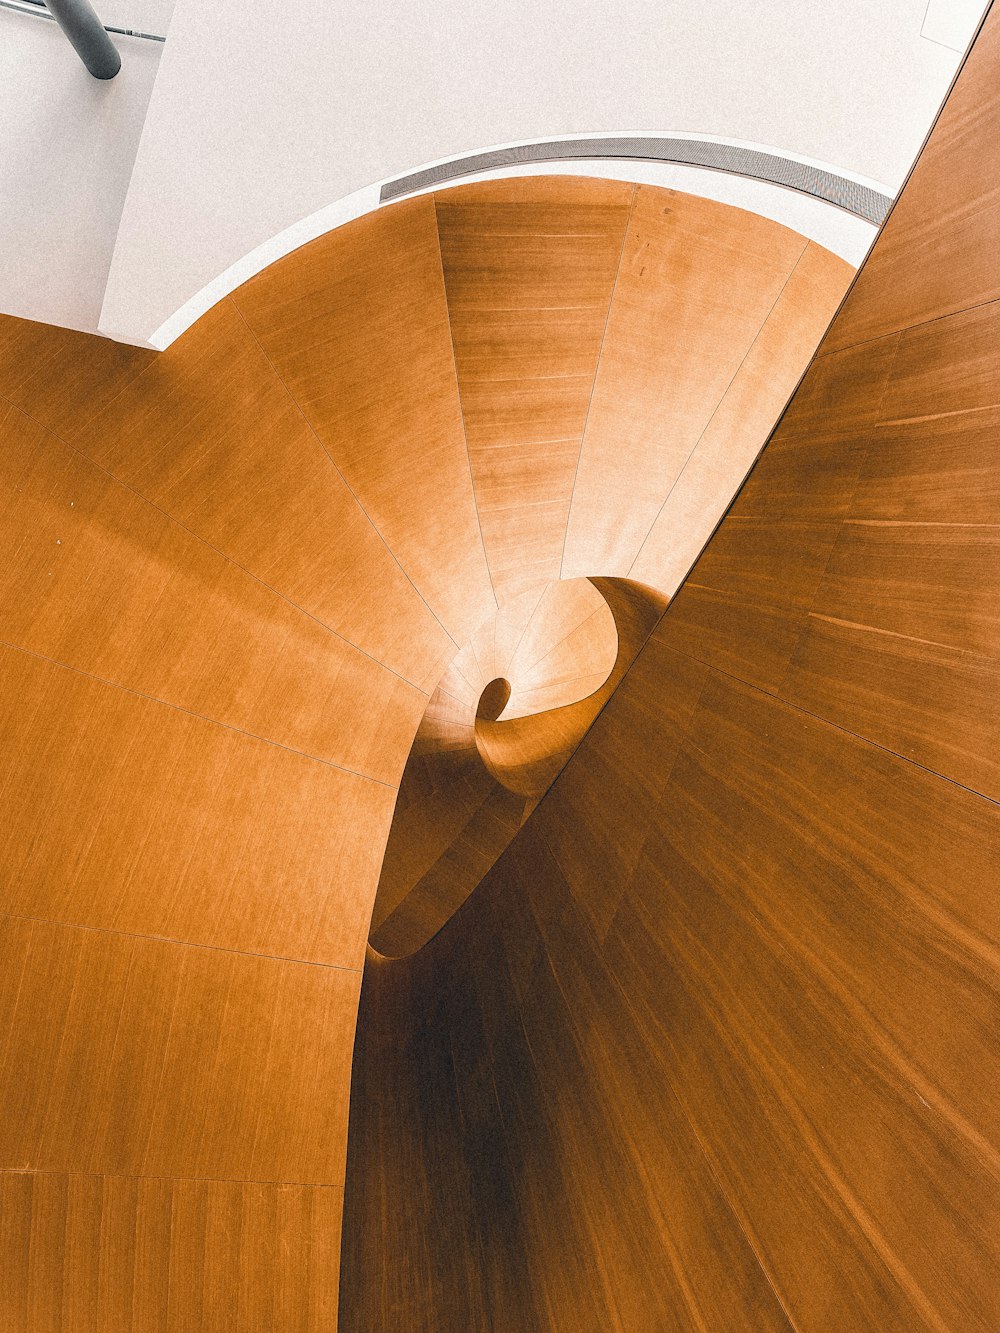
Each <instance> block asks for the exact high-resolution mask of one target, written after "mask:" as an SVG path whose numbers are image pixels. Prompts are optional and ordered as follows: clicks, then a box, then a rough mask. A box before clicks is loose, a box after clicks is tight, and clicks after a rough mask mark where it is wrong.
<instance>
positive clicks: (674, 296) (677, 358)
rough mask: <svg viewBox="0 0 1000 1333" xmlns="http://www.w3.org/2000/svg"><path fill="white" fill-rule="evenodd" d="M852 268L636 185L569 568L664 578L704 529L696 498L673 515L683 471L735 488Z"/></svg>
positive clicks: (796, 240)
mask: <svg viewBox="0 0 1000 1333" xmlns="http://www.w3.org/2000/svg"><path fill="white" fill-rule="evenodd" d="M850 273H851V270H850V266H849V265H847V264H845V263H843V262H842V261H841V260H837V259H835V258H834V257H833V256H831V255H829V254H828V253H826V252H825V251H822V250H820V249H819V248H818V247H816V246H811V245H809V244H808V243H807V242H806V241H805V240H804V238H803V237H802V236H800V235H798V233H796V232H792V231H789V230H787V228H784V227H779V226H776V225H775V224H774V223H772V222H768V221H767V220H766V219H764V218H760V217H756V216H754V215H752V214H749V213H743V212H741V211H739V210H736V209H732V208H728V207H726V206H725V205H723V204H718V203H714V202H713V201H711V200H707V199H696V198H693V197H692V196H689V195H683V194H680V193H678V192H676V191H671V190H659V189H654V188H651V187H648V186H639V188H638V189H637V191H636V196H635V202H634V204H633V206H632V212H631V216H630V220H629V226H628V232H627V234H626V237H625V244H624V249H623V252H622V258H621V265H620V268H619V271H618V278H617V282H616V284H615V292H614V299H613V301H612V305H611V311H610V314H609V317H608V324H607V331H606V334H605V337H604V344H603V348H602V353H601V360H600V366H599V369H598V373H597V379H596V383H595V385H594V394H593V401H592V403H591V405H590V412H589V415H588V418H587V427H586V433H585V435H584V439H583V446H582V450H581V453H580V463H579V469H578V472H577V477H576V484H575V487H574V491H573V505H572V510H571V512H570V516H569V523H568V526H567V530H566V547H565V556H564V559H563V564H562V572H563V575H564V577H572V576H574V575H580V574H588V575H589V574H594V573H599V574H621V575H629V576H631V577H635V578H638V579H642V580H644V581H645V582H647V583H651V584H653V585H654V586H656V587H660V588H662V589H663V590H664V591H666V592H669V593H672V592H673V591H674V589H675V587H676V586H677V583H678V582H679V581H680V579H681V577H682V576H683V573H685V572H686V570H687V568H688V567H689V565H690V564H691V561H692V560H693V559H694V557H695V556H696V555H697V553H698V550H699V549H700V548H701V546H702V545H703V544H704V542H705V541H706V539H707V538H708V536H709V534H710V532H711V528H712V526H714V524H711V525H708V526H702V523H701V522H699V521H694V523H693V526H692V520H696V514H697V511H696V510H695V509H692V510H691V511H689V512H687V514H686V515H685V517H686V520H687V522H686V523H685V522H683V521H682V513H683V511H682V508H681V506H682V503H683V501H684V499H685V490H686V487H687V485H688V484H689V483H690V481H691V480H692V477H691V475H690V472H691V471H692V470H693V469H697V468H699V467H705V466H707V467H708V468H710V469H711V468H712V467H713V463H714V466H715V468H716V469H718V468H721V469H722V476H724V477H725V478H726V481H725V482H722V478H721V477H720V476H719V475H717V476H716V478H715V479H714V481H713V483H711V484H710V487H709V488H710V489H711V490H714V491H715V493H716V494H717V493H718V489H719V487H720V485H722V484H728V488H729V492H730V494H732V492H733V491H734V490H735V488H736V487H737V486H738V485H739V483H740V481H741V480H742V479H743V476H745V474H746V471H747V469H748V468H749V466H750V464H751V463H752V462H753V460H754V458H755V457H756V455H757V453H758V452H759V450H760V447H761V445H762V443H763V441H764V440H765V439H766V437H767V433H768V431H769V430H770V429H771V427H772V425H773V424H774V422H775V420H776V419H777V417H778V414H779V413H780V411H781V409H782V408H783V407H784V405H785V402H786V400H787V398H788V396H789V395H790V393H791V392H792V389H793V388H794V387H795V384H796V382H797V380H798V378H799V376H800V375H801V373H802V369H803V365H804V362H805V359H806V358H807V357H808V356H809V355H810V352H811V349H813V348H815V346H816V343H817V341H818V339H819V337H820V335H821V333H822V332H823V329H824V328H825V325H826V320H827V318H828V316H826V317H824V315H822V314H821V313H820V311H823V310H826V311H829V310H831V309H832V308H833V307H834V306H835V305H836V303H837V301H838V299H839V297H840V296H841V295H842V294H843V292H844V290H845V288H846V286H847V282H848V280H849V277H850ZM772 321H773V325H772ZM720 450H721V451H722V456H721V459H720ZM686 473H687V474H688V477H687V480H686V481H685V487H684V488H682V492H681V494H679V495H678V496H677V498H676V500H674V499H673V498H672V494H673V491H674V488H675V485H676V483H677V482H678V481H679V479H680V478H681V477H682V476H684V475H685V474H686ZM717 513H718V511H716V514H717ZM671 571H673V574H672V578H673V581H672V582H671V581H670V580H671Z"/></svg>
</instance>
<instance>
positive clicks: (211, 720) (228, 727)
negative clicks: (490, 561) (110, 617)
mask: <svg viewBox="0 0 1000 1333" xmlns="http://www.w3.org/2000/svg"><path fill="white" fill-rule="evenodd" d="M0 648H9V649H10V650H11V651H12V652H15V653H23V654H24V655H25V656H26V657H33V658H35V659H36V661H39V662H47V663H48V664H49V665H50V666H54V667H58V668H59V669H60V671H72V672H73V674H74V675H77V676H83V677H84V678H85V679H86V680H92V681H94V682H95V684H97V685H104V686H106V687H107V688H108V689H109V690H121V691H122V693H123V694H129V695H131V696H132V697H133V698H134V699H145V700H146V702H147V703H151V704H158V705H160V707H162V708H172V709H173V710H174V712H176V713H183V714H184V715H185V717H195V718H197V719H198V721H199V722H204V723H206V725H208V726H211V727H222V729H223V730H224V731H232V732H234V733H235V734H236V735H237V736H246V737H247V739H248V740H253V741H260V743H261V744H262V745H273V746H274V748H275V749H276V750H285V751H286V752H287V753H288V754H296V755H298V756H299V758H300V759H308V760H310V761H311V762H312V763H314V764H325V765H326V767H327V768H335V769H337V771H338V772H340V773H347V774H349V775H350V776H351V777H354V778H360V779H361V781H363V782H374V783H375V784H376V785H377V786H379V787H388V788H389V790H390V791H398V789H399V784H398V783H392V782H386V781H385V779H384V778H376V777H373V776H372V775H371V774H370V773H362V772H360V771H359V770H358V769H356V768H347V767H345V765H344V764H338V763H335V762H334V761H333V760H332V759H323V758H322V757H321V756H320V755H316V754H309V752H308V751H307V750H296V749H295V748H294V747H293V746H291V745H285V744H284V743H283V742H282V741H276V740H273V739H272V738H271V737H270V736H261V735H258V733H257V732H255V731H247V730H245V729H244V728H243V727H237V726H236V725H235V724H234V723H232V722H223V721H222V720H221V719H220V718H217V717H207V716H206V715H205V714H204V713H196V712H195V711H194V710H193V709H191V708H185V707H184V706H183V704H175V703H171V702H170V700H169V699H160V698H158V697H157V696H156V695H155V694H144V693H143V692H142V690H137V689H134V688H133V687H132V686H131V685H124V684H122V683H121V682H120V681H117V680H108V679H107V678H106V677H104V676H95V675H94V673H93V672H92V671H85V670H84V669H83V667H78V666H73V665H72V664H71V663H70V662H60V661H59V659H58V658H56V657H47V656H46V654H45V653H39V652H36V651H35V649H34V648H25V647H23V646H22V645H21V644H19V643H10V642H8V640H6V639H0ZM414 688H416V687H415V686H414ZM421 693H423V691H421Z"/></svg>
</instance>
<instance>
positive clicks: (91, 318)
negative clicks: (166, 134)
mask: <svg viewBox="0 0 1000 1333" xmlns="http://www.w3.org/2000/svg"><path fill="white" fill-rule="evenodd" d="M117 3H118V7H119V9H121V8H122V7H123V6H124V4H125V3H126V0H117ZM133 9H134V7H133ZM102 17H105V21H106V22H117V18H112V17H111V16H110V14H109V15H107V16H106V15H105V14H104V13H103V12H102ZM152 17H153V18H154V19H156V21H158V22H162V21H163V20H164V18H165V9H164V4H163V0H160V9H159V11H158V12H156V13H154V14H153V15H152ZM130 26H138V24H135V25H130ZM159 31H163V29H162V28H161V29H159ZM114 40H115V42H116V44H117V45H118V48H119V50H120V51H121V53H122V70H121V73H120V74H119V75H118V76H117V78H115V79H111V80H108V81H107V82H101V81H99V80H97V79H93V78H91V77H90V75H89V74H88V73H87V71H86V70H85V69H84V67H83V65H82V64H81V63H80V60H79V57H78V56H77V55H76V53H75V52H74V51H73V48H72V47H71V46H70V45H69V43H68V42H67V40H66V38H65V37H64V36H63V35H62V33H61V32H60V31H59V29H58V28H57V27H56V25H55V24H54V23H51V22H47V21H46V20H44V19H41V18H36V17H34V16H29V15H22V14H18V13H15V12H13V11H11V10H8V9H0V256H2V263H0V311H3V312H4V313H5V314H11V315H21V316H23V317H24V318H26V319H35V320H42V321H45V322H47V323H52V324H63V325H66V326H68V327H70V328H74V329H84V330H86V331H89V332H94V331H96V329H97V325H98V319H99V317H100V313H101V304H102V302H103V300H104V291H105V286H106V284H107V277H108V270H109V268H110V265H111V256H112V252H113V250H114V246H115V238H116V236H117V234H118V224H119V221H120V219H121V213H122V208H123V206H124V203H125V195H126V192H127V190H128V184H129V180H130V178H131V174H132V167H133V164H134V161H135V155H136V150H137V148H138V145H139V136H140V133H141V131H142V126H143V122H144V120H145V117H146V108H147V106H148V103H149V98H150V94H151V93H152V90H153V80H154V78H155V76H156V70H157V67H158V65H159V61H160V56H161V54H162V52H163V49H164V48H163V47H162V46H161V45H160V44H158V43H156V42H146V41H140V40H137V39H135V38H127V37H123V38H115V39H114Z"/></svg>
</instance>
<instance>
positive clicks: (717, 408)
mask: <svg viewBox="0 0 1000 1333" xmlns="http://www.w3.org/2000/svg"><path fill="white" fill-rule="evenodd" d="M808 249H809V242H808V240H807V241H805V242H804V243H803V246H802V249H801V250H800V251H799V254H798V257H797V258H796V260H795V263H794V264H793V265H792V267H791V268H790V269H789V270H788V276H787V277H786V278H785V281H784V282H783V283H782V284H781V289H780V291H779V292H778V294H777V296H776V297H775V298H774V300H773V301H772V302H771V305H770V307H769V309H768V311H767V314H766V315H765V316H764V318H763V319H762V320H761V322H760V327H759V328H758V329H757V332H756V333H755V334H754V336H753V339H752V341H751V342H750V344H749V345H748V347H747V349H746V351H745V352H744V353H743V356H742V357H741V359H740V364H739V365H738V366H737V367H736V369H735V370H734V371H733V374H732V377H731V378H730V380H729V383H728V384H727V385H726V387H725V389H724V390H723V391H722V393H721V394H720V396H719V401H718V402H717V403H716V404H715V406H714V407H713V408H712V412H711V415H710V416H709V418H708V420H707V421H706V422H705V424H704V426H702V428H701V430H700V431H699V432H698V437H697V439H696V440H695V442H694V444H693V445H692V446H691V448H690V450H689V452H688V456H687V458H685V460H684V462H683V463H682V464H681V466H680V468H679V469H678V472H677V475H676V477H674V479H673V481H672V482H671V483H670V488H669V490H668V491H667V493H666V495H665V496H664V497H663V503H662V504H661V505H660V507H659V509H658V510H657V511H656V513H655V515H654V516H653V521H652V523H650V525H649V527H648V529H647V530H646V535H645V536H644V537H643V539H642V541H641V542H640V543H639V549H638V550H637V551H636V553H635V555H634V556H633V558H632V563H631V564H630V565H629V567H628V576H631V573H632V570H633V569H634V568H635V566H636V563H637V562H638V560H639V558H640V556H641V555H642V553H643V550H644V549H645V546H646V543H647V542H648V541H649V539H650V537H651V536H652V534H653V529H654V528H655V527H656V524H657V522H658V521H659V518H660V515H661V514H662V513H663V511H664V509H666V507H667V501H668V500H669V499H670V497H671V495H673V493H674V490H675V489H676V487H677V484H678V482H679V481H680V479H681V477H682V476H683V475H684V471H685V469H686V468H687V465H688V464H689V463H690V462H691V460H692V458H694V456H695V454H696V453H697V450H698V446H699V444H701V442H702V440H703V439H704V438H705V433H706V432H707V431H708V429H709V427H710V426H711V424H712V422H713V421H714V420H715V418H716V417H717V416H718V414H719V412H720V411H721V410H722V406H723V404H724V403H725V401H726V399H727V397H728V396H729V391H730V389H732V387H733V385H734V384H735V383H736V379H737V377H738V375H739V373H740V371H741V370H742V369H743V367H744V365H745V364H746V361H747V358H748V357H749V355H750V353H751V352H752V351H753V349H754V347H756V345H757V341H758V339H759V338H760V337H761V335H762V334H763V332H764V329H765V328H766V327H767V322H768V320H769V319H770V318H771V316H772V315H773V314H774V311H775V308H776V307H777V305H778V302H779V301H780V300H781V298H782V296H783V295H784V294H785V288H786V287H787V286H788V284H789V283H790V282H791V280H792V278H793V277H794V276H795V272H796V270H797V269H798V267H799V265H800V264H801V263H802V260H803V258H804V256H805V253H806V251H807V250H808ZM788 401H789V402H790V401H791V398H789V400H788ZM786 406H787V404H786ZM783 412H784V408H782V413H783ZM780 416H781V413H779V419H780ZM679 591H680V589H678V592H679Z"/></svg>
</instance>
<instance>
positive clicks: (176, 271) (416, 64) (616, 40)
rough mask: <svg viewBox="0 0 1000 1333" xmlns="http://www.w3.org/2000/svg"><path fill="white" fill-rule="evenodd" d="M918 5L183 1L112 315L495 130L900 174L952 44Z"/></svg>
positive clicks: (489, 138) (144, 305)
mask: <svg viewBox="0 0 1000 1333" xmlns="http://www.w3.org/2000/svg"><path fill="white" fill-rule="evenodd" d="M926 3H927V0H879V2H878V3H877V4H873V3H871V0H824V3H823V4H816V3H815V0H617V3H615V0H465V3H461V4H458V3H446V2H445V0H409V2H408V3H401V0H368V2H367V3H365V4H359V3H352V4H346V3H334V4H332V3H330V0H297V3H294V4H286V5H282V6H275V5H274V4H272V3H265V0H211V3H206V2H205V0H178V3H177V7H176V10H175V13H174V17H173V20H172V26H171V37H170V42H169V43H168V45H167V49H166V51H165V54H164V59H163V65H162V69H161V73H160V78H159V80H158V82H157V87H156V91H155V93H154V96H153V99H152V102H151V106H150V114H149V121H148V124H147V128H146V133H145V135H144V136H143V142H142V146H141V148H140V152H139V155H138V159H137V162H136V169H135V174H134V177H133V183H132V188H131V190H130V192H129V196H128V200H127V203H126V207H125V211H124V216H123V221H122V228H121V233H120V236H119V241H118V246H117V249H116V253H115V258H114V263H113V266H112V271H111V276H110V282H109V287H108V293H107V299H106V302H105V308H104V313H103V317H102V327H103V328H105V329H106V330H108V331H109V332H111V333H114V334H116V335H118V336H125V337H129V338H137V337H144V338H149V337H150V335H152V334H154V332H155V331H156V330H158V329H160V328H161V326H163V325H164V323H165V322H166V321H167V320H168V319H169V318H170V317H171V316H172V315H174V313H175V312H177V311H178V310H179V309H181V308H182V307H184V306H185V305H186V303H189V302H190V301H191V300H192V298H194V297H196V295H197V294H198V293H199V292H201V291H202V290H203V289H205V288H206V287H208V286H209V285H210V284H211V283H212V282H213V280H214V279H216V278H217V277H218V275H219V274H221V273H224V272H225V271H226V270H228V269H230V268H231V266H233V265H235V264H237V263H238V261H240V260H241V259H243V257H244V256H247V255H248V254H250V253H251V252H253V251H255V250H256V249H257V248H258V247H261V246H263V245H264V243H265V242H267V241H268V240H269V238H273V237H275V236H277V235H279V234H280V233H282V232H284V231H285V230H286V229H287V228H289V227H291V226H293V225H294V224H296V223H298V222H300V220H301V219H303V218H307V217H308V216H309V215H310V214H313V213H316V212H317V211H318V210H321V209H324V208H327V207H330V206H332V205H334V204H335V203H336V201H339V200H344V199H345V198H346V197H348V196H352V195H354V194H355V193H356V192H358V191H362V190H364V189H366V187H370V186H372V185H373V184H374V183H375V182H379V181H381V180H384V179H385V178H387V177H390V176H394V175H397V174H400V173H403V172H406V171H408V170H411V169H413V168H416V167H419V166H421V165H422V164H424V163H427V162H429V161H434V160H437V159H440V158H445V157H451V156H457V155H459V154H464V153H469V152H475V151H477V150H479V149H482V148H484V147H488V146H491V145H495V144H498V143H512V142H524V141H530V140H537V139H541V138H555V137H558V136H562V135H567V134H591V133H616V132H619V133H626V132H628V131H630V130H648V131H660V132H664V133H681V132H688V131H694V132H700V133H704V134H709V135H720V136H723V137H729V138H736V139H742V140H747V141H751V142H756V143H759V144H762V145H768V146H770V147H772V148H773V149H775V150H776V151H778V152H782V151H789V152H791V153H792V154H795V155H801V156H804V157H808V158H811V159H814V160H817V161H819V162H822V163H825V164H829V165H830V166H832V167H833V168H834V169H836V168H845V169H846V170H847V171H848V172H853V173H857V174H860V175H861V176H864V177H867V178H871V179H874V180H876V181H879V182H882V183H884V185H886V186H888V187H890V190H894V189H895V188H896V187H898V185H899V183H900V182H901V180H902V178H903V176H904V174H905V172H906V171H907V169H908V167H909V166H910V163H911V161H912V159H913V157H914V156H915V154H916V152H917V150H918V148H919V146H920V143H921V141H922V139H923V136H924V134H925V132H926V130H927V128H928V126H929V124H930V122H931V120H932V118H933V116H934V114H935V112H936V110H937V108H938V106H939V104H940V102H941V100H942V98H943V96H944V93H945V91H946V89H947V86H948V83H949V81H950V79H951V77H952V75H953V73H954V71H955V68H956V66H957V63H958V59H959V56H958V54H957V52H955V51H953V50H951V49H949V48H948V47H945V46H943V45H940V44H938V43H936V42H933V41H930V40H928V39H927V38H925V37H923V36H922V35H921V25H922V22H923V17H924V10H925V7H926ZM265 251H266V248H265Z"/></svg>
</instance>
